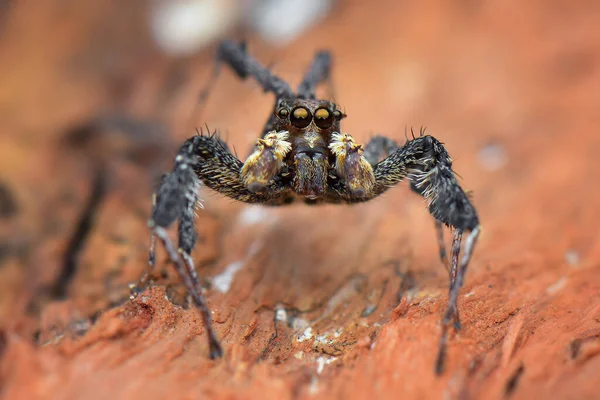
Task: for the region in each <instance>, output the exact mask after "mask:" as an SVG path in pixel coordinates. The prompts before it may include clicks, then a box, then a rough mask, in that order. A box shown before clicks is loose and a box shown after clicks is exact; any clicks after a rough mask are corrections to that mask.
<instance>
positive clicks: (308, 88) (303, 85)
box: [297, 51, 332, 100]
mask: <svg viewBox="0 0 600 400" xmlns="http://www.w3.org/2000/svg"><path fill="white" fill-rule="evenodd" d="M331 61H332V57H331V53H330V52H329V51H319V52H317V53H316V54H315V57H314V59H313V61H312V63H311V65H310V67H309V68H308V71H306V74H305V75H304V78H303V79H302V82H300V85H299V86H298V92H297V94H298V97H299V98H301V99H312V100H314V99H315V90H316V88H317V85H319V84H320V83H321V82H328V83H329V86H330V87H331V75H330V74H331Z"/></svg>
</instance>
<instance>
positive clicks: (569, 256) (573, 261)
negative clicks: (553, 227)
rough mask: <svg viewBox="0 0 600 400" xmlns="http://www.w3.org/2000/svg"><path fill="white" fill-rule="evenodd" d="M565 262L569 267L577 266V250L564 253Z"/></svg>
mask: <svg viewBox="0 0 600 400" xmlns="http://www.w3.org/2000/svg"><path fill="white" fill-rule="evenodd" d="M565 262H566V263H567V264H569V265H570V266H571V267H576V266H577V265H579V253H578V252H577V250H574V249H569V250H567V251H566V252H565Z"/></svg>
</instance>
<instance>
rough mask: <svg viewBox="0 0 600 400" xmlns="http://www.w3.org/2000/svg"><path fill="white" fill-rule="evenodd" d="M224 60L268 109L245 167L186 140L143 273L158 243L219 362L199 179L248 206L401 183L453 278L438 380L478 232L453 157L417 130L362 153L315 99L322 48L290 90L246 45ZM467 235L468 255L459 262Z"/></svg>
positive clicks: (364, 193) (221, 55) (354, 193)
mask: <svg viewBox="0 0 600 400" xmlns="http://www.w3.org/2000/svg"><path fill="white" fill-rule="evenodd" d="M223 64H225V65H227V66H228V67H230V68H231V69H232V70H233V71H234V72H235V73H236V74H237V76H238V77H239V78H240V79H246V78H253V79H255V80H256V81H257V82H258V84H259V85H260V86H261V87H262V89H263V90H264V91H265V92H271V93H273V94H275V105H274V108H273V113H272V114H271V115H270V116H269V118H268V120H267V123H266V125H265V127H264V129H263V131H262V135H261V138H259V139H258V140H257V141H256V145H255V146H254V149H253V150H252V153H251V154H250V156H249V157H248V158H247V159H246V161H245V162H242V161H241V160H239V159H238V158H237V157H236V156H235V155H234V154H232V153H231V152H230V150H229V149H228V147H227V145H226V144H225V143H224V142H223V141H221V140H220V139H219V137H217V136H216V135H215V134H203V133H198V134H197V135H196V136H194V137H191V138H189V139H188V140H186V141H185V142H184V143H183V145H182V146H181V148H180V149H179V152H178V153H177V155H176V157H175V162H174V167H173V169H172V171H171V172H170V173H168V174H166V175H165V176H164V177H163V180H162V182H161V184H160V186H159V188H158V191H157V192H156V193H155V194H154V196H153V207H152V215H151V218H150V220H149V222H148V225H149V228H150V230H151V244H150V252H149V253H150V254H149V262H148V268H149V269H148V271H151V270H152V268H153V266H154V263H155V244H156V238H158V239H159V240H160V241H161V242H162V244H163V245H164V248H165V250H166V252H167V254H168V257H169V259H170V261H171V262H172V263H173V264H174V265H175V268H176V269H177V272H178V274H179V275H180V276H181V278H182V280H183V282H184V284H185V286H186V289H187V290H188V292H189V294H190V295H191V297H192V299H193V302H194V303H195V305H196V306H197V307H198V309H199V311H200V312H201V315H202V318H203V323H204V326H205V328H206V332H207V336H208V343H209V349H210V357H211V358H213V359H214V358H218V357H221V356H222V354H223V350H222V348H221V345H220V343H219V340H218V338H217V336H216V334H215V332H214V329H213V327H212V321H211V317H210V311H209V309H208V307H207V305H206V301H205V299H204V297H203V292H202V288H201V286H200V283H199V278H198V275H197V273H196V269H195V267H194V263H193V261H192V257H191V256H190V254H191V251H192V249H193V247H194V245H195V242H196V239H197V233H196V231H195V229H194V216H195V213H194V211H195V208H196V206H197V205H198V204H199V198H198V193H197V192H198V188H199V186H200V185H201V183H202V184H204V185H206V186H208V187H209V188H211V189H213V190H215V191H217V192H219V193H221V194H224V195H225V196H228V197H230V198H233V199H235V200H239V201H242V202H245V203H258V204H264V205H285V204H290V203H292V202H294V201H304V202H305V203H307V204H319V203H345V204H352V203H359V202H365V201H368V200H371V199H374V198H376V197H377V196H379V195H380V194H382V193H384V192H385V191H387V190H388V189H389V188H391V187H393V186H395V185H396V184H398V183H400V182H402V181H403V180H405V179H407V180H409V181H410V187H411V188H412V190H413V191H414V192H416V193H417V194H419V195H421V196H423V197H424V198H425V199H426V200H427V201H428V209H429V212H430V213H431V214H432V215H433V217H434V219H435V227H436V232H437V241H438V246H439V256H440V259H441V261H442V263H443V264H444V265H445V266H446V268H447V269H448V272H449V276H450V286H449V301H448V305H447V308H446V311H445V312H444V313H443V316H442V321H441V336H440V340H439V349H438V355H437V359H436V363H435V370H436V373H437V374H438V375H439V374H441V373H442V372H443V368H444V363H445V354H446V343H447V337H448V327H449V326H450V325H451V324H453V326H454V328H455V329H456V330H458V329H460V318H459V312H458V307H457V298H458V293H459V290H460V288H461V287H462V285H463V280H464V276H465V273H466V271H467V266H468V264H469V260H470V259H471V255H472V253H473V250H474V247H475V244H476V242H477V238H478V236H479V232H480V224H479V218H478V216H477V212H476V210H475V208H474V207H473V205H472V204H471V201H470V199H469V196H468V195H467V194H466V193H465V191H464V190H463V189H462V188H461V187H460V185H459V183H458V182H457V180H456V177H455V174H454V172H453V171H452V159H451V158H450V156H449V155H448V152H447V151H446V149H445V148H444V146H443V145H442V143H440V142H439V141H438V140H437V139H436V138H434V137H433V136H429V135H425V132H424V130H421V132H420V135H418V136H417V137H415V136H414V135H413V137H412V139H408V137H407V140H406V143H405V144H404V145H399V144H397V143H396V142H395V141H394V140H392V139H389V138H386V137H384V136H375V137H373V138H372V139H371V140H370V141H369V142H368V143H367V144H366V146H364V147H363V146H362V145H361V144H358V143H356V141H355V140H354V138H353V137H352V136H351V135H350V134H348V133H343V132H342V130H341V129H340V122H341V120H342V119H343V118H345V117H346V115H345V114H344V112H342V111H341V110H340V109H339V108H338V106H337V105H336V104H334V103H333V102H331V101H327V100H320V99H317V98H316V96H315V90H316V87H317V85H319V84H321V83H325V82H327V81H328V80H329V79H330V70H331V65H332V56H331V54H330V52H328V51H319V52H317V53H316V55H315V57H314V59H313V61H312V62H311V64H310V66H309V68H308V71H307V72H306V74H305V75H304V78H303V79H302V82H301V83H300V85H299V86H298V89H297V90H296V91H294V90H292V88H291V87H290V86H289V84H288V83H286V82H285V81H284V80H282V79H281V78H279V77H278V76H276V75H274V74H273V73H272V72H271V71H270V70H269V69H268V68H266V67H265V66H263V65H262V64H261V63H259V62H258V61H257V60H256V59H254V58H253V57H252V56H251V55H249V54H248V53H247V51H246V46H245V44H243V43H237V42H234V41H231V40H226V41H223V42H221V43H220V45H219V47H218V53H217V63H216V67H215V76H216V72H217V71H218V70H219V68H220V67H221V65H223ZM176 220H178V221H179V229H178V241H179V246H178V247H177V248H176V247H175V246H174V245H173V243H172V242H171V241H170V240H169V238H168V236H167V229H168V227H169V226H170V225H172V224H173V223H174V222H175V221H176ZM444 225H445V226H447V227H450V228H452V229H453V230H454V237H453V243H452V250H451V260H450V261H449V260H448V257H447V253H446V248H445V245H444V236H443V226H444ZM465 233H468V236H466V242H465V246H464V255H463V257H462V258H461V259H459V255H460V251H461V242H462V238H463V234H465Z"/></svg>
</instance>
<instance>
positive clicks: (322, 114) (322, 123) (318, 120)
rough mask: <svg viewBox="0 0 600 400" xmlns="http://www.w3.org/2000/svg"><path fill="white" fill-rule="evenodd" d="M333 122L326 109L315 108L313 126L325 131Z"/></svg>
mask: <svg viewBox="0 0 600 400" xmlns="http://www.w3.org/2000/svg"><path fill="white" fill-rule="evenodd" d="M332 122H333V116H332V115H331V113H330V112H329V110H328V109H326V108H317V110H316V111H315V124H316V125H317V126H318V127H319V128H321V129H327V128H329V127H330V126H331V123H332Z"/></svg>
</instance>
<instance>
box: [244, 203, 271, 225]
mask: <svg viewBox="0 0 600 400" xmlns="http://www.w3.org/2000/svg"><path fill="white" fill-rule="evenodd" d="M276 219H277V218H276V217H275V215H273V212H272V211H270V210H269V209H268V208H266V207H265V206H259V205H250V206H246V207H244V208H243V209H242V211H241V212H240V213H239V214H238V223H239V224H240V225H242V226H249V225H256V224H260V223H272V222H274V221H275V220H276Z"/></svg>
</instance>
